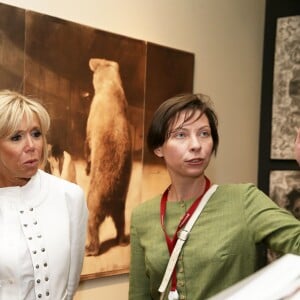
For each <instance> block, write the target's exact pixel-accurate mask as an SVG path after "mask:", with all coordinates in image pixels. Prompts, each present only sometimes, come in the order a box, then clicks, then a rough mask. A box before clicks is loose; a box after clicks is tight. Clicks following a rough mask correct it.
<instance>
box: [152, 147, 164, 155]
mask: <svg viewBox="0 0 300 300" xmlns="http://www.w3.org/2000/svg"><path fill="white" fill-rule="evenodd" d="M154 154H155V155H156V156H158V157H164V155H163V153H162V150H161V147H158V148H156V149H154Z"/></svg>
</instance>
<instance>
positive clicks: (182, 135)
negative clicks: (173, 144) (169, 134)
mask: <svg viewBox="0 0 300 300" xmlns="http://www.w3.org/2000/svg"><path fill="white" fill-rule="evenodd" d="M185 136H186V134H185V133H184V132H175V134H174V137H175V138H177V139H182V138H184V137H185Z"/></svg>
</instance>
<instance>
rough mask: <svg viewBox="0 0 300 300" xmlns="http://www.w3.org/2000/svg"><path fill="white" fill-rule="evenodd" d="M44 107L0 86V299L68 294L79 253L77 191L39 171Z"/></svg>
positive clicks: (82, 226) (81, 227)
mask: <svg viewBox="0 0 300 300" xmlns="http://www.w3.org/2000/svg"><path fill="white" fill-rule="evenodd" d="M49 126H50V118H49V115H48V113H47V111H46V110H45V108H44V107H43V106H42V105H41V104H39V103H38V102H36V101H34V100H31V99H29V98H27V97H25V96H23V95H21V94H19V93H17V92H12V91H8V90H4V91H0V245H1V246H0V299H13V300H32V299H53V300H62V299H67V300H71V299H73V296H74V294H75V291H76V288H77V286H78V282H79V276H80V272H81V268H82V262H83V256H84V243H85V232H86V222H87V208H86V201H85V198H84V192H83V190H82V189H81V188H80V187H79V186H78V185H75V184H73V183H70V182H67V181H65V180H62V179H60V178H57V177H56V176H53V175H50V174H48V173H45V172H44V171H42V170H41V169H40V168H42V167H43V165H44V164H45V163H46V161H47V141H46V133H47V131H48V129H49Z"/></svg>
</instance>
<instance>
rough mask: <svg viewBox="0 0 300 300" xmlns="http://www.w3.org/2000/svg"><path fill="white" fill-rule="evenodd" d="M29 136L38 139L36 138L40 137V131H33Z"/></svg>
mask: <svg viewBox="0 0 300 300" xmlns="http://www.w3.org/2000/svg"><path fill="white" fill-rule="evenodd" d="M31 135H32V136H33V137H35V138H38V137H40V136H41V135H42V133H41V131H40V130H33V131H32V132H31Z"/></svg>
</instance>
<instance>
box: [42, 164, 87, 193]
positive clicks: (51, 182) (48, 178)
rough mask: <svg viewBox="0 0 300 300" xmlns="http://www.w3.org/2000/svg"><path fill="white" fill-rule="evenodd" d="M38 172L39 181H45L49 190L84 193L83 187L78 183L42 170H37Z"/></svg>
mask: <svg viewBox="0 0 300 300" xmlns="http://www.w3.org/2000/svg"><path fill="white" fill-rule="evenodd" d="M38 173H39V175H40V177H41V181H42V182H44V183H47V185H48V187H49V189H50V190H51V191H64V192H65V193H72V194H74V193H75V194H78V195H80V196H81V195H82V194H84V191H83V189H82V188H81V187H80V186H79V185H78V184H75V183H73V182H70V181H67V180H65V179H62V178H59V177H57V176H54V175H52V174H49V173H47V172H45V171H43V170H39V171H38Z"/></svg>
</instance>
